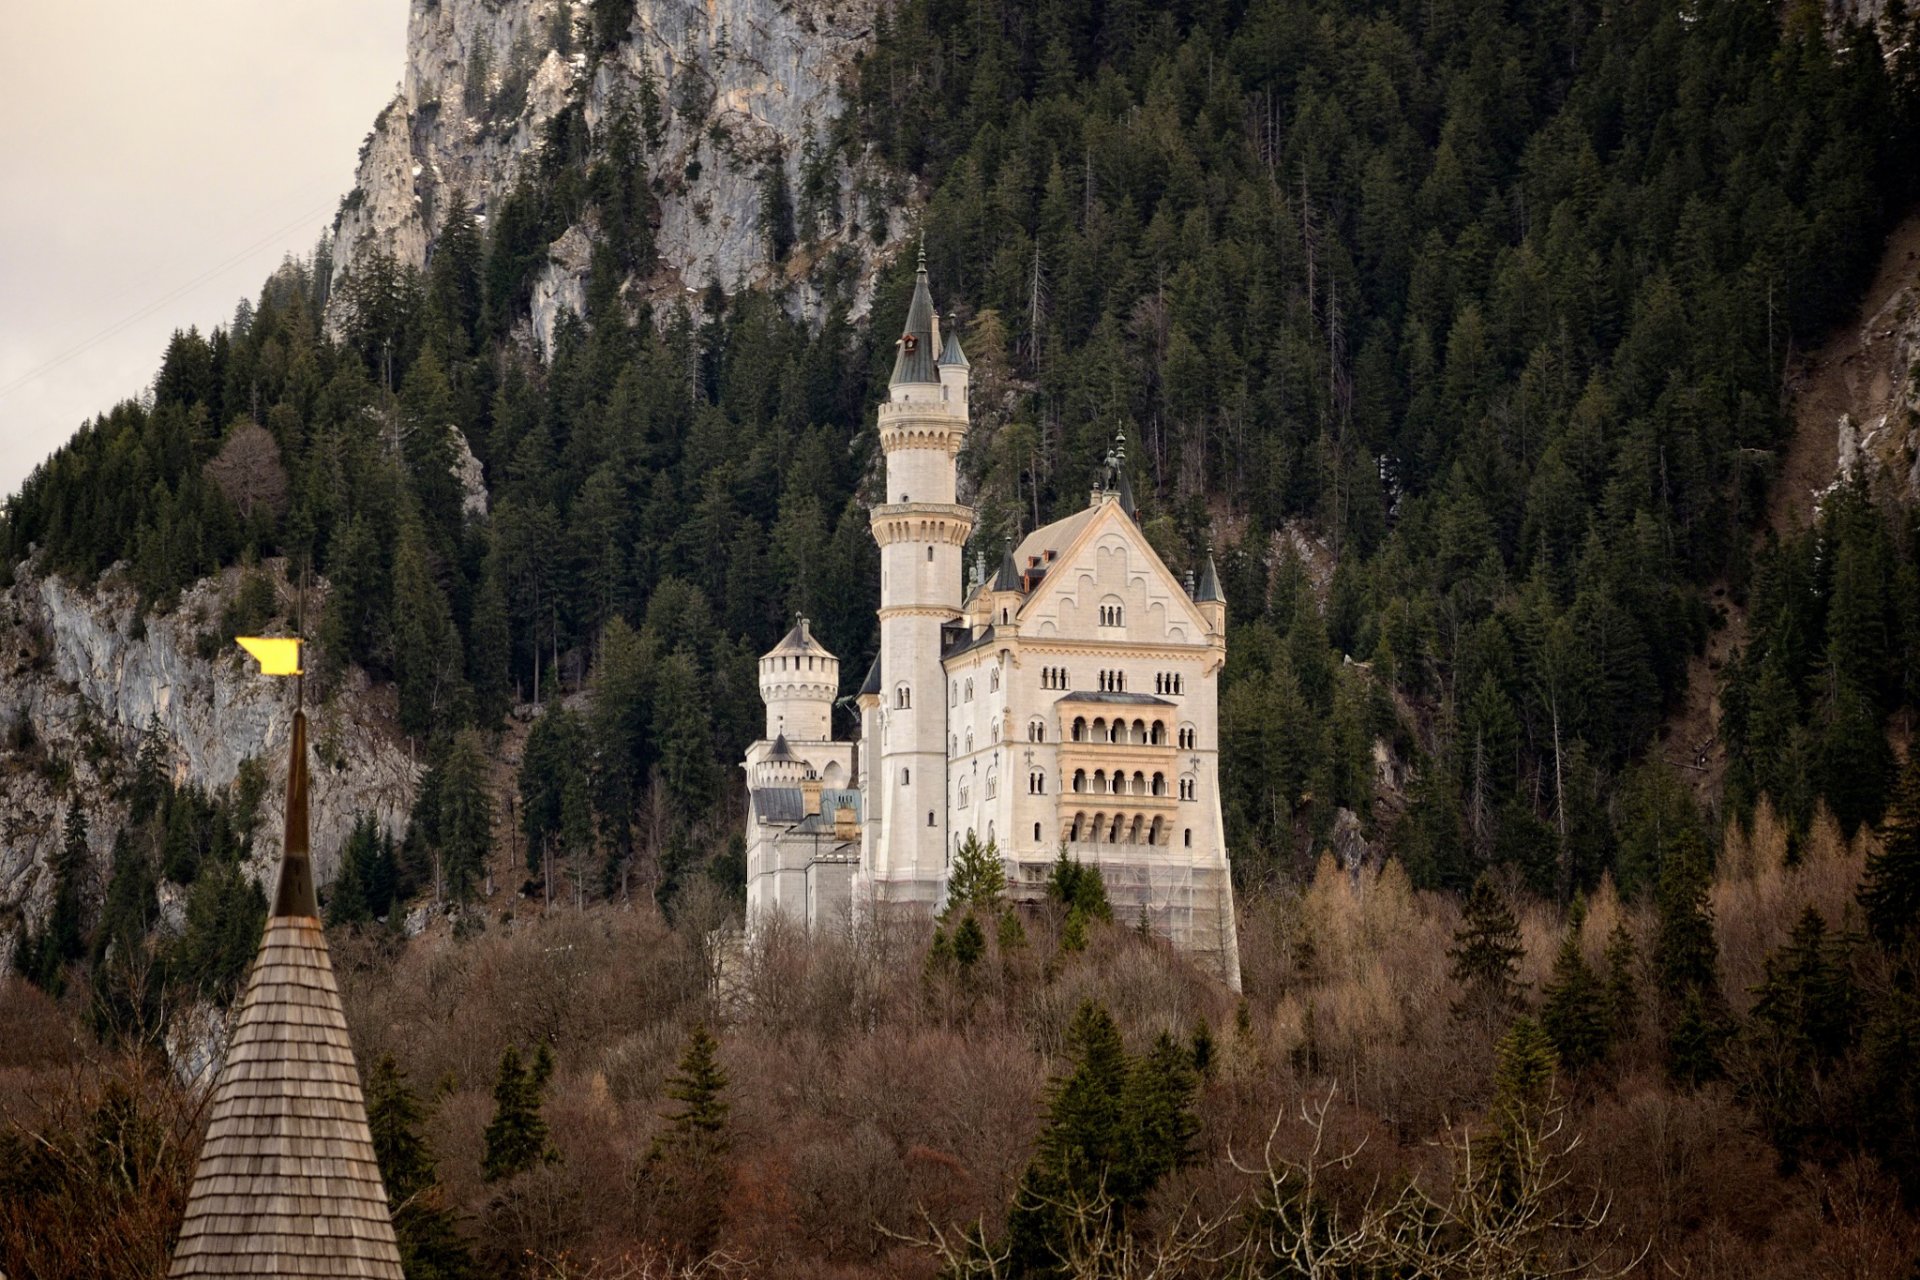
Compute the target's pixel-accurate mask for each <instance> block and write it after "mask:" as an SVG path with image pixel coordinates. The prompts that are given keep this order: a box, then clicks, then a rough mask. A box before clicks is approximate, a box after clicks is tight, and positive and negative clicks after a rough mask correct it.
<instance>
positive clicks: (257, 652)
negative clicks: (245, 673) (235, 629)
mask: <svg viewBox="0 0 1920 1280" xmlns="http://www.w3.org/2000/svg"><path fill="white" fill-rule="evenodd" d="M236 639H238V640H239V641H240V647H241V648H242V649H245V650H246V651H247V652H248V653H250V654H252V655H253V656H254V657H255V659H257V660H258V661H259V663H260V674H261V675H266V676H297V675H299V674H301V672H300V642H299V641H298V640H296V639H293V638H292V637H282V636H238V637H236Z"/></svg>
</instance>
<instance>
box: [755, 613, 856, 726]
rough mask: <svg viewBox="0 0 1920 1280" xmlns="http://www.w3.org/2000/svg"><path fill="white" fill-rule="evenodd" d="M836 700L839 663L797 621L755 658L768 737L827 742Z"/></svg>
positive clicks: (805, 622)
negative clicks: (759, 657) (762, 653)
mask: <svg viewBox="0 0 1920 1280" xmlns="http://www.w3.org/2000/svg"><path fill="white" fill-rule="evenodd" d="M839 696H840V659H838V658H836V657H834V656H833V655H832V654H831V653H828V652H827V647H826V646H825V645H823V644H821V643H820V642H819V641H818V640H816V639H814V636H813V632H812V631H811V630H809V629H808V627H807V620H806V619H805V618H802V619H800V621H799V622H797V623H795V624H794V627H793V630H791V631H789V632H787V634H786V635H784V636H782V637H781V639H780V643H779V644H776V645H775V646H773V648H771V649H769V650H768V651H767V653H766V656H765V657H763V658H761V659H760V700H761V701H762V702H765V703H766V704H767V739H768V741H776V740H779V739H780V738H783V737H784V738H786V739H787V740H788V741H791V742H827V741H830V740H831V739H832V738H833V700H834V699H835V698H837V697H839Z"/></svg>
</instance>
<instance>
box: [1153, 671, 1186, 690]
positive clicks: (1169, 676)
mask: <svg viewBox="0 0 1920 1280" xmlns="http://www.w3.org/2000/svg"><path fill="white" fill-rule="evenodd" d="M1153 691H1154V692H1155V693H1159V694H1169V693H1170V694H1176V695H1177V694H1182V693H1185V692H1186V691H1187V678H1186V677H1185V676H1183V675H1181V674H1180V673H1179V672H1177V671H1162V672H1161V673H1160V674H1158V675H1156V676H1154V678H1153Z"/></svg>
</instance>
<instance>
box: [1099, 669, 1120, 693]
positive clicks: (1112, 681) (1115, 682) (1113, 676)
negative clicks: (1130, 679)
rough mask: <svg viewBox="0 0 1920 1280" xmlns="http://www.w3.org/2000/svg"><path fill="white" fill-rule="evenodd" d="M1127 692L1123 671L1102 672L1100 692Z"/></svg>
mask: <svg viewBox="0 0 1920 1280" xmlns="http://www.w3.org/2000/svg"><path fill="white" fill-rule="evenodd" d="M1126 691H1127V673H1126V672H1124V671H1102V672H1101V673H1100V692H1102V693H1125V692H1126Z"/></svg>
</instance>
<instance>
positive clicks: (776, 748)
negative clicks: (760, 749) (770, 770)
mask: <svg viewBox="0 0 1920 1280" xmlns="http://www.w3.org/2000/svg"><path fill="white" fill-rule="evenodd" d="M767 759H769V760H791V759H793V749H792V748H790V747H789V746H787V735H786V734H784V733H782V734H778V735H776V736H775V737H774V740H773V750H771V751H769V752H767Z"/></svg>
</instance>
